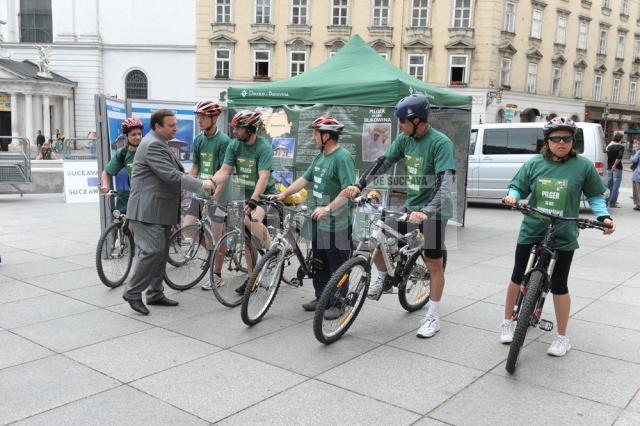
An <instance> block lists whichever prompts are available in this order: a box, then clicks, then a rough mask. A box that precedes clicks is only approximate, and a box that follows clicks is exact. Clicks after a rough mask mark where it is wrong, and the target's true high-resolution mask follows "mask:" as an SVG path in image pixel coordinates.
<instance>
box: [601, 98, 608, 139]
mask: <svg viewBox="0 0 640 426" xmlns="http://www.w3.org/2000/svg"><path fill="white" fill-rule="evenodd" d="M602 118H603V119H604V138H605V139H607V140H608V138H607V119H608V118H609V104H605V106H604V111H603V112H602Z"/></svg>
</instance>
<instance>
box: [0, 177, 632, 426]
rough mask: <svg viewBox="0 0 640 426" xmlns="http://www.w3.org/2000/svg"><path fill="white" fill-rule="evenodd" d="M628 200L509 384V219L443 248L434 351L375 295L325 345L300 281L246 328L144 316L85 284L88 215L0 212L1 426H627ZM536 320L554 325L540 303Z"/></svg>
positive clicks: (92, 207) (206, 306)
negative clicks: (562, 345) (561, 338)
mask: <svg viewBox="0 0 640 426" xmlns="http://www.w3.org/2000/svg"><path fill="white" fill-rule="evenodd" d="M629 195H630V188H629V182H627V181H625V183H624V185H623V188H622V190H621V195H620V202H621V203H622V204H623V207H622V208H620V209H615V210H613V212H612V213H613V214H615V219H616V221H617V224H618V228H619V229H618V232H616V233H615V234H614V235H613V236H610V237H605V236H603V235H601V234H600V233H599V232H597V231H585V232H583V235H582V237H581V245H582V248H581V249H580V250H578V251H577V252H576V256H575V260H574V265H573V267H572V271H571V276H570V282H569V288H570V289H571V290H572V294H573V295H574V298H573V302H574V303H573V306H572V309H571V312H572V320H571V321H570V323H569V329H568V334H569V336H570V337H571V339H572V340H571V341H572V346H573V348H572V350H571V351H570V352H569V354H568V355H567V356H566V357H564V358H552V357H549V356H548V355H546V348H547V346H548V345H549V343H550V342H551V341H552V340H553V336H554V335H553V332H552V333H543V332H541V331H539V330H531V331H530V333H529V334H528V336H527V337H528V339H527V342H526V346H525V348H524V349H523V352H522V356H521V357H520V361H519V365H518V370H517V372H516V374H515V375H513V376H510V375H509V374H507V373H506V371H505V369H504V363H505V359H506V356H507V351H508V347H507V346H503V345H501V344H500V343H499V342H498V336H497V326H498V324H499V321H500V319H501V316H502V312H503V306H502V304H503V301H504V290H505V286H506V283H507V281H508V279H509V277H510V268H511V267H512V262H513V259H512V256H513V248H514V246H515V239H516V235H517V232H518V228H519V224H520V217H518V215H519V213H517V212H512V211H509V210H506V209H504V208H501V207H500V206H497V205H496V204H493V203H488V204H476V205H472V206H470V208H469V209H468V211H467V216H466V217H467V222H466V226H465V227H464V228H452V231H451V232H449V235H448V242H449V244H448V246H449V247H450V254H449V259H450V269H449V271H448V273H447V283H446V289H445V296H444V299H443V301H442V308H441V314H442V318H441V320H442V330H441V331H440V333H438V334H437V335H436V336H435V337H434V338H432V339H430V340H424V339H417V338H416V336H415V332H416V330H417V328H418V327H419V325H420V319H421V317H422V315H424V311H421V312H416V313H407V312H405V311H404V310H403V309H402V308H401V307H400V305H399V303H398V301H397V296H395V295H384V296H383V298H382V299H381V300H380V301H378V302H372V301H367V302H366V304H365V306H364V308H363V311H362V312H361V314H360V316H359V318H358V319H357V320H356V322H355V324H354V326H353V327H352V328H351V330H349V332H348V333H347V335H345V336H344V337H343V338H342V339H341V340H340V341H338V342H337V343H335V344H333V345H330V346H325V345H322V344H321V343H319V342H318V341H317V340H316V339H315V338H314V336H313V330H312V317H313V315H312V314H310V313H307V312H304V311H303V310H302V309H301V307H300V305H301V303H303V302H305V301H307V300H309V299H310V298H311V297H312V295H313V292H312V285H311V283H310V282H308V281H307V282H306V283H305V285H304V286H303V287H302V288H291V287H288V286H286V285H284V286H283V287H282V288H281V290H280V292H279V294H278V296H277V298H276V300H275V304H274V306H273V307H272V309H271V310H270V311H269V313H268V314H267V316H266V317H265V319H264V320H263V322H261V323H260V324H258V325H256V326H254V327H252V328H247V327H246V326H245V325H244V324H243V323H242V321H241V319H240V311H239V309H230V308H226V307H224V306H222V305H220V304H219V303H218V302H217V301H216V300H215V298H214V297H213V295H212V294H211V292H204V291H202V290H200V288H199V287H195V288H193V289H191V290H188V291H185V292H182V293H177V292H174V291H171V290H170V289H168V290H167V294H169V295H171V297H172V298H175V299H176V300H179V301H180V306H179V307H178V308H163V307H153V306H152V307H150V309H151V315H149V316H148V317H143V316H140V315H138V314H137V313H135V312H133V311H132V310H131V309H129V307H128V305H126V304H125V303H123V300H122V298H121V292H122V289H108V288H106V287H104V286H103V285H102V284H101V283H100V281H99V279H98V277H97V274H96V273H95V267H94V264H93V262H94V260H93V259H94V257H93V256H94V251H95V245H96V242H97V240H98V237H99V220H98V206H97V205H96V204H77V205H70V204H65V203H64V200H63V198H62V196H61V195H26V196H25V197H24V198H20V197H18V196H15V195H0V212H1V213H0V221H1V223H2V225H1V226H0V255H1V256H2V264H1V265H0V424H10V423H11V424H25V425H62V424H92V425H114V424H123V425H124V424H136V425H147V424H148V425H164V424H166V425H176V424H180V425H207V424H217V423H220V424H225V425H236V424H237V425H240V424H272V425H289V424H291V425H294V424H295V425H301V424H305V425H306V424H322V425H333V424H335V425H338V424H363V425H364V424H366V425H377V424H380V425H383V424H384V425H390V424H393V425H410V424H415V425H443V424H444V425H446V424H451V425H492V426H494V425H512V424H562V425H570V424H580V425H583V424H584V425H587V424H589V425H591V424H593V425H610V424H618V425H636V424H640V392H639V391H640V355H639V354H640V321H639V319H640V261H639V259H640V213H638V212H636V211H633V210H632V208H631V207H632V205H631V200H629ZM588 214H589V212H588V211H583V215H588ZM294 270H295V268H288V269H287V271H294ZM543 316H544V317H547V318H550V319H553V320H554V319H555V315H554V312H553V303H552V300H551V298H550V299H549V302H548V305H547V306H546V308H545V312H544V313H543Z"/></svg>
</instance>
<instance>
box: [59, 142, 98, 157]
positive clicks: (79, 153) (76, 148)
mask: <svg viewBox="0 0 640 426" xmlns="http://www.w3.org/2000/svg"><path fill="white" fill-rule="evenodd" d="M96 147H97V143H96V139H95V138H67V139H65V140H64V148H63V150H62V156H63V158H64V159H65V160H95V159H96V158H97V155H96Z"/></svg>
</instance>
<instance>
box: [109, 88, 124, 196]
mask: <svg viewBox="0 0 640 426" xmlns="http://www.w3.org/2000/svg"><path fill="white" fill-rule="evenodd" d="M105 111H106V113H107V132H108V135H109V148H110V149H109V159H111V158H113V156H114V155H115V153H116V150H117V149H118V148H121V147H123V146H124V144H125V136H124V135H123V134H122V122H123V121H124V119H125V118H127V110H126V104H125V102H124V101H121V100H119V99H105ZM105 164H106V162H105ZM114 188H115V189H116V190H117V191H121V190H128V189H129V177H128V175H127V171H126V170H125V169H122V170H120V172H119V173H118V174H117V175H116V176H115V186H114Z"/></svg>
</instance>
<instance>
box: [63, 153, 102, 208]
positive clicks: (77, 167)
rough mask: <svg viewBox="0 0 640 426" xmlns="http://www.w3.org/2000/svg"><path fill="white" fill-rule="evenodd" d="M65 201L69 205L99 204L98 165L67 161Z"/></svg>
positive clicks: (89, 162)
mask: <svg viewBox="0 0 640 426" xmlns="http://www.w3.org/2000/svg"><path fill="white" fill-rule="evenodd" d="M63 170H64V199H65V202H67V203H97V202H98V198H99V197H98V184H99V183H100V175H99V174H98V163H97V162H96V161H95V160H93V161H65V162H64V163H63Z"/></svg>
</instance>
